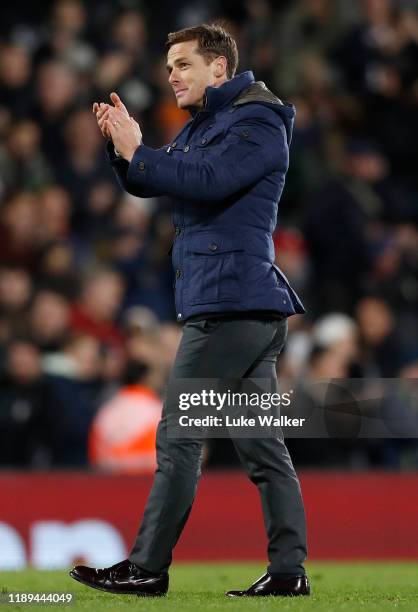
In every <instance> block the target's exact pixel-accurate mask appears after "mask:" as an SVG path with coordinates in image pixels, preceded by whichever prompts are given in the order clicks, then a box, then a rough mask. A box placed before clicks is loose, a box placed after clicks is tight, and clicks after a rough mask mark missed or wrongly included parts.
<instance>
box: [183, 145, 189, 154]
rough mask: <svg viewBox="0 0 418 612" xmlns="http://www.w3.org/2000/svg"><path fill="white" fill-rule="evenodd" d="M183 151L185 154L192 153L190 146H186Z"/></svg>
mask: <svg viewBox="0 0 418 612" xmlns="http://www.w3.org/2000/svg"><path fill="white" fill-rule="evenodd" d="M183 151H184V152H185V153H187V151H190V147H189V145H186V146H185V147H184V148H183Z"/></svg>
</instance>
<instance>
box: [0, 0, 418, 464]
mask: <svg viewBox="0 0 418 612" xmlns="http://www.w3.org/2000/svg"><path fill="white" fill-rule="evenodd" d="M0 11H1V19H0V375H1V380H0V465H1V466H3V467H30V468H54V467H86V466H88V465H92V466H96V467H102V468H108V469H144V470H151V469H153V466H154V461H155V458H154V455H153V450H152V449H153V443H154V439H155V424H156V422H157V421H158V416H159V413H160V410H161V403H162V400H161V398H162V396H163V393H164V383H165V381H166V379H167V374H168V372H169V370H170V367H171V365H172V363H173V359H174V356H175V352H176V349H177V346H178V343H179V340H180V337H181V329H180V328H179V327H178V325H177V324H176V323H175V316H174V314H175V313H174V302H173V294H172V281H173V279H172V269H171V262H170V257H169V255H168V251H169V248H170V244H171V240H172V231H173V230H172V226H171V219H170V202H169V200H168V199H165V198H162V199H141V198H133V197H132V196H129V195H128V194H125V193H122V192H121V191H120V190H119V188H118V186H117V184H116V181H115V178H114V176H113V173H112V170H111V168H110V167H109V164H108V163H107V160H106V155H105V151H104V142H103V138H102V136H101V134H100V132H99V130H98V128H97V125H96V122H95V118H94V115H93V114H92V111H91V108H92V103H93V102H94V101H107V100H108V95H109V93H110V92H111V91H117V92H118V93H119V95H120V96H121V98H122V100H123V101H124V102H125V104H126V106H127V107H128V109H129V110H130V113H131V114H132V115H133V116H134V117H135V118H136V120H137V121H138V122H139V124H140V126H141V129H142V132H143V135H144V141H145V142H146V143H147V144H148V145H151V146H162V145H163V144H165V143H168V142H170V141H171V140H172V138H173V136H174V135H175V134H176V133H177V131H178V130H179V129H180V127H181V126H182V125H183V123H184V121H185V120H186V119H187V118H188V115H187V113H186V112H184V111H181V110H179V109H177V107H176V104H175V99H174V96H173V95H172V92H171V88H170V87H169V85H168V82H167V73H166V68H165V49H164V42H165V38H166V34H167V33H168V32H169V31H173V30H176V29H180V28H181V27H185V26H189V25H196V24H197V23H200V22H202V21H210V20H215V19H222V21H223V23H224V25H225V26H226V27H227V29H229V31H231V33H232V34H233V35H234V36H235V37H236V40H237V43H238V47H239V51H240V65H239V72H242V71H244V70H253V71H254V74H255V77H256V79H257V80H263V81H265V82H266V84H267V86H268V87H269V88H270V89H271V90H272V91H274V92H275V93H276V94H277V95H278V96H279V97H280V98H282V99H284V100H287V101H290V102H292V103H294V104H295V106H296V108H297V117H296V124H295V129H294V135H293V141H292V146H291V164H290V169H289V173H288V178H287V184H286V188H285V192H284V194H283V197H282V201H281V204H280V211H279V223H278V228H277V230H276V232H275V236H274V239H275V244H276V253H277V262H278V264H279V265H280V266H281V268H282V269H283V270H284V272H285V273H286V275H287V276H288V277H289V279H290V280H291V282H292V284H293V285H294V286H295V288H296V289H297V291H298V292H299V294H300V295H301V297H302V299H303V301H304V303H305V305H306V307H307V309H308V314H307V315H306V316H304V317H300V316H297V317H291V319H290V320H289V327H290V336H289V342H288V344H287V347H286V350H285V352H284V354H283V355H282V357H281V360H280V365H279V374H280V375H281V376H286V377H296V378H297V377H306V378H307V379H323V378H325V379H326V378H348V377H361V378H368V377H371V378H373V377H374V378H379V377H385V378H417V377H418V248H417V244H418V223H417V222H418V173H417V168H418V146H417V139H418V5H417V2H415V0H353V1H350V2H347V1H346V0H246V1H245V2H241V1H240V2H238V1H237V0H222V2H221V1H220V0H219V1H216V0H194V1H191V0H178V1H177V2H175V3H174V2H170V1H169V0H165V1H161V2H158V3H156V4H154V5H152V4H151V3H145V2H140V1H135V0H119V1H116V0H89V2H82V1H81V0H55V1H39V2H37V3H26V2H23V0H15V1H14V2H13V3H12V2H9V3H4V4H3V5H2V7H1V9H0ZM138 407H141V409H140V410H139V408H138ZM135 415H136V416H135ZM138 415H139V416H138ZM337 442H339V443H338V444H337V443H336V441H331V440H330V441H327V442H326V443H324V441H323V440H318V441H312V440H311V441H310V442H309V444H307V443H306V444H305V441H304V440H298V441H295V440H290V441H289V447H290V450H291V452H293V453H294V456H295V463H296V464H297V465H298V466H299V465H303V466H310V465H322V466H327V467H333V466H335V465H344V466H352V467H358V466H360V467H370V466H376V467H392V468H398V467H405V468H407V467H417V466H418V451H417V447H418V444H417V443H416V442H414V441H394V440H392V441H384V440H380V441H376V440H374V441H371V440H363V441H357V442H356V441H351V442H350V443H342V442H341V441H337ZM234 461H235V459H234V458H233V455H232V450H231V446H230V444H229V443H228V442H226V441H221V440H216V441H213V442H212V443H211V445H210V447H209V449H208V454H207V462H208V465H209V466H211V465H213V466H215V465H216V466H223V465H232V464H233V462H234Z"/></svg>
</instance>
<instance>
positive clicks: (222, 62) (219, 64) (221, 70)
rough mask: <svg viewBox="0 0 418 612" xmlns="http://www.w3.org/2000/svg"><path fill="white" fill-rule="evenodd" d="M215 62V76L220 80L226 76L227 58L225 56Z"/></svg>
mask: <svg viewBox="0 0 418 612" xmlns="http://www.w3.org/2000/svg"><path fill="white" fill-rule="evenodd" d="M214 62H215V71H214V74H215V76H216V77H217V78H219V77H221V76H223V75H224V74H226V67H227V61H226V57H224V56H223V55H220V56H219V57H217V58H216V59H215V60H214Z"/></svg>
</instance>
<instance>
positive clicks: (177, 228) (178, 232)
mask: <svg viewBox="0 0 418 612" xmlns="http://www.w3.org/2000/svg"><path fill="white" fill-rule="evenodd" d="M180 233H181V227H176V231H175V234H176V236H178V235H179V234H180Z"/></svg>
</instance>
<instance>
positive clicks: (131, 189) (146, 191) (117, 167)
mask: <svg viewBox="0 0 418 612" xmlns="http://www.w3.org/2000/svg"><path fill="white" fill-rule="evenodd" d="M106 150H107V155H108V158H109V161H110V164H111V166H112V168H113V170H114V171H115V174H116V178H117V180H118V183H119V185H120V186H121V188H122V189H123V190H124V191H127V192H128V193H131V194H132V195H134V196H138V197H140V198H156V197H158V196H161V195H163V194H162V193H161V191H159V190H158V189H157V188H152V187H146V186H145V185H139V184H138V183H136V182H135V183H131V181H130V180H129V179H128V176H127V175H128V169H129V162H128V161H127V160H126V159H123V157H119V156H117V155H116V153H115V147H114V146H113V142H112V141H111V140H109V141H108V142H107V144H106Z"/></svg>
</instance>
